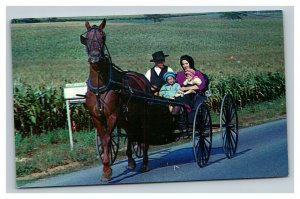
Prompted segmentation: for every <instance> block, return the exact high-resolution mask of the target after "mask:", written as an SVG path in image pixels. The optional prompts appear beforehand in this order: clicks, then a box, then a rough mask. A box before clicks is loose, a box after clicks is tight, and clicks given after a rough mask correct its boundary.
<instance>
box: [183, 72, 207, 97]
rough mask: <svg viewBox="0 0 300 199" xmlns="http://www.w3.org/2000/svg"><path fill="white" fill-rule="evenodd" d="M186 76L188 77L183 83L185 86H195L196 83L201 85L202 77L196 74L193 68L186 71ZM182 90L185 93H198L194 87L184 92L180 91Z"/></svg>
mask: <svg viewBox="0 0 300 199" xmlns="http://www.w3.org/2000/svg"><path fill="white" fill-rule="evenodd" d="M185 77H186V79H185V81H184V82H183V85H184V86H185V87H189V86H194V85H197V86H199V85H200V84H201V83H202V81H201V79H200V78H199V77H198V76H196V75H195V71H194V70H193V69H191V68H189V69H187V70H186V71H185ZM180 92H181V93H182V94H184V95H186V94H190V93H196V92H195V91H194V90H192V89H190V90H188V91H185V92H182V91H180Z"/></svg>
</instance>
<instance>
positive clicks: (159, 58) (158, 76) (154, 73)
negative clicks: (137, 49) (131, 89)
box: [145, 51, 173, 94]
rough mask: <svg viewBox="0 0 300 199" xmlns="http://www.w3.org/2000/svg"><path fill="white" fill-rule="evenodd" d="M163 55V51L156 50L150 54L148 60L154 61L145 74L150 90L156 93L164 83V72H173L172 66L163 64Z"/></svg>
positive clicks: (164, 56)
mask: <svg viewBox="0 0 300 199" xmlns="http://www.w3.org/2000/svg"><path fill="white" fill-rule="evenodd" d="M168 56H169V55H165V54H164V52H163V51H158V52H155V53H153V54H152V58H153V59H151V60H150V62H154V66H153V67H152V68H151V69H149V70H148V71H147V73H146V74H145V76H146V78H147V79H148V80H149V81H150V83H151V85H152V87H151V90H152V91H153V92H154V94H157V93H158V91H159V90H160V88H161V87H162V86H163V85H164V84H165V81H164V79H163V76H164V74H165V73H166V72H173V70H172V68H170V67H168V66H166V65H165V58H166V57H168Z"/></svg>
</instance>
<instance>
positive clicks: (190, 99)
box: [176, 55, 206, 123]
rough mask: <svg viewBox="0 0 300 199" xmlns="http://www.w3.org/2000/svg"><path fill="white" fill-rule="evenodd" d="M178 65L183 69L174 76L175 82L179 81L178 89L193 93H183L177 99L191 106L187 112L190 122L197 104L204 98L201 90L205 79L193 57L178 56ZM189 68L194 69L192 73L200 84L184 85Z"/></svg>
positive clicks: (203, 87)
mask: <svg viewBox="0 0 300 199" xmlns="http://www.w3.org/2000/svg"><path fill="white" fill-rule="evenodd" d="M180 65H181V67H182V69H183V70H182V71H179V72H177V77H176V81H177V83H179V84H180V86H181V89H180V90H181V91H183V92H188V91H189V92H191V93H193V94H189V95H184V97H183V98H182V99H179V100H181V101H183V102H184V103H185V104H187V105H189V106H190V107H191V110H192V111H191V112H190V113H189V122H190V123H192V122H193V120H194V115H195V111H196V108H197V106H198V105H199V104H200V103H202V102H203V101H204V100H205V95H203V94H202V91H203V90H205V89H206V81H205V78H204V75H203V73H202V72H201V71H200V70H197V69H196V68H195V65H194V59H193V58H192V57H191V56H189V55H182V56H181V57H180ZM190 69H193V70H194V71H195V74H194V75H195V76H197V77H198V78H199V79H200V80H201V83H200V84H195V85H192V86H186V85H184V82H185V81H186V72H187V71H189V70H190Z"/></svg>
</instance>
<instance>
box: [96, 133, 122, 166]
mask: <svg viewBox="0 0 300 199" xmlns="http://www.w3.org/2000/svg"><path fill="white" fill-rule="evenodd" d="M120 136H121V129H117V131H113V132H112V134H111V139H110V143H109V146H108V147H109V148H108V151H109V164H110V165H112V164H113V163H114V162H115V160H116V158H117V154H118V151H119V146H120ZM96 149H97V152H98V154H99V158H100V160H101V162H103V145H102V143H101V140H100V136H99V134H98V133H97V130H96Z"/></svg>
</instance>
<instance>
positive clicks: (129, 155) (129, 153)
mask: <svg viewBox="0 0 300 199" xmlns="http://www.w3.org/2000/svg"><path fill="white" fill-rule="evenodd" d="M131 147H132V142H131V138H130V136H128V141H127V150H126V155H127V158H128V169H130V170H133V169H135V166H136V163H135V161H134V159H133V158H132V149H131Z"/></svg>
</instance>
